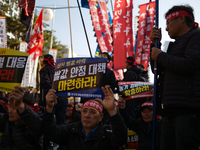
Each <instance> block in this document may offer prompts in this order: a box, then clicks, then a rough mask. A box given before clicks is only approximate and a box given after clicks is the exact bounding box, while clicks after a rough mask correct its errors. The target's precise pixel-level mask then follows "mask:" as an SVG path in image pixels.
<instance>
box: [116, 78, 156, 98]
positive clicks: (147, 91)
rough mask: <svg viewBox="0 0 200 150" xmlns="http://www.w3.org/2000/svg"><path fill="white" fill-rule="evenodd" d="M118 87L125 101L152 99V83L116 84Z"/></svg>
mask: <svg viewBox="0 0 200 150" xmlns="http://www.w3.org/2000/svg"><path fill="white" fill-rule="evenodd" d="M118 86H119V92H120V94H121V95H122V96H123V97H124V99H125V100H129V99H135V98H144V97H153V92H152V89H153V83H150V82H118Z"/></svg>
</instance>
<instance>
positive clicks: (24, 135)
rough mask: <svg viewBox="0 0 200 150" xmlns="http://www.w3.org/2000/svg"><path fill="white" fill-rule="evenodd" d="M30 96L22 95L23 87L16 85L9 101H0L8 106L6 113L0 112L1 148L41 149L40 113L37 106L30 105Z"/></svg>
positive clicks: (11, 149)
mask: <svg viewBox="0 0 200 150" xmlns="http://www.w3.org/2000/svg"><path fill="white" fill-rule="evenodd" d="M31 98H32V97H31V95H26V96H24V91H23V89H22V88H21V87H18V86H16V87H15V89H13V90H12V92H11V94H10V101H7V102H6V101H0V104H4V105H6V106H7V107H8V113H0V131H1V132H2V133H3V135H2V136H1V147H0V149H1V150H4V149H9V150H14V149H15V150H23V149H24V150H25V149H29V150H31V149H32V150H33V149H34V150H41V149H42V147H43V145H42V141H43V140H42V137H43V136H42V130H41V126H42V122H41V119H40V117H39V115H41V113H39V112H40V109H39V108H38V107H34V106H33V105H31V103H32V102H31ZM32 100H33V98H32ZM9 102H10V105H8V103H9ZM25 102H26V103H25ZM34 111H35V112H37V114H36V113H35V112H34ZM30 114H31V115H30ZM30 116H31V117H30ZM34 118H37V119H34ZM33 119H34V122H33V121H32V120H33Z"/></svg>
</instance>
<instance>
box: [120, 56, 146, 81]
mask: <svg viewBox="0 0 200 150" xmlns="http://www.w3.org/2000/svg"><path fill="white" fill-rule="evenodd" d="M125 67H126V69H127V71H126V72H125V73H124V79H123V81H140V77H141V76H142V71H141V69H139V68H138V67H137V66H136V62H135V59H134V57H132V56H130V57H127V58H126V62H125Z"/></svg>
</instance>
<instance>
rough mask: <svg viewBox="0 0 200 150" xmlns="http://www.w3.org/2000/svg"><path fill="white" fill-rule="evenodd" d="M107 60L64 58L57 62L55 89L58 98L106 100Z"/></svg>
mask: <svg viewBox="0 0 200 150" xmlns="http://www.w3.org/2000/svg"><path fill="white" fill-rule="evenodd" d="M106 61H107V60H106V59H105V58H63V59H58V60H57V62H56V67H55V73H54V79H53V88H54V89H55V90H56V93H57V96H69V97H85V98H101V99H103V98H104V95H103V92H102V90H101V86H102V77H103V74H105V73H106Z"/></svg>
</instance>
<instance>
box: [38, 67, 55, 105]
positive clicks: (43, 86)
mask: <svg viewBox="0 0 200 150" xmlns="http://www.w3.org/2000/svg"><path fill="white" fill-rule="evenodd" d="M54 69H55V68H54V67H52V66H51V65H49V64H46V65H45V66H44V68H42V69H41V70H40V101H39V105H40V106H46V98H45V96H46V95H47V93H48V91H49V90H50V89H52V82H53V75H54Z"/></svg>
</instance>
